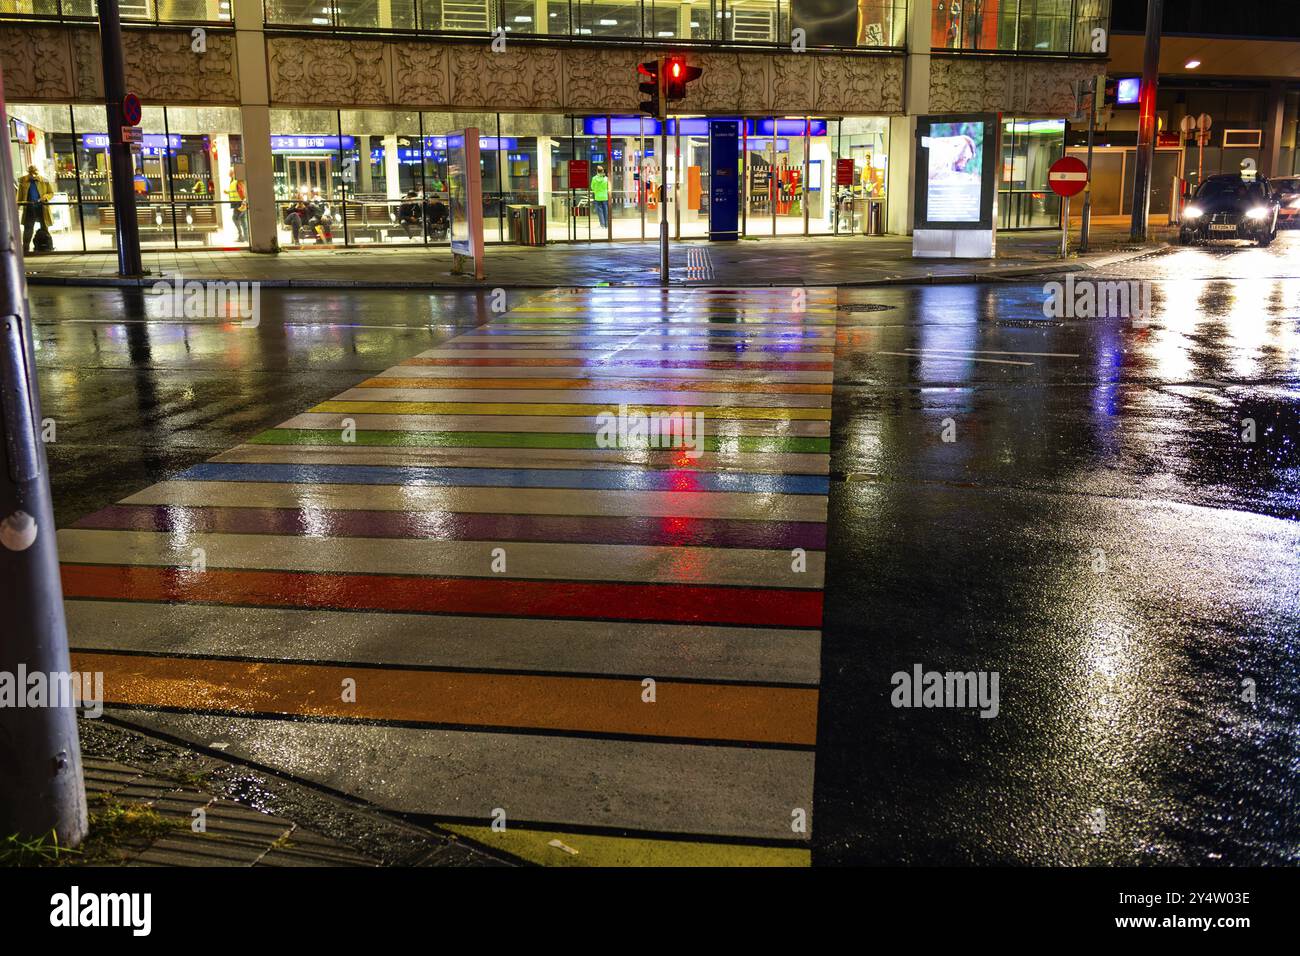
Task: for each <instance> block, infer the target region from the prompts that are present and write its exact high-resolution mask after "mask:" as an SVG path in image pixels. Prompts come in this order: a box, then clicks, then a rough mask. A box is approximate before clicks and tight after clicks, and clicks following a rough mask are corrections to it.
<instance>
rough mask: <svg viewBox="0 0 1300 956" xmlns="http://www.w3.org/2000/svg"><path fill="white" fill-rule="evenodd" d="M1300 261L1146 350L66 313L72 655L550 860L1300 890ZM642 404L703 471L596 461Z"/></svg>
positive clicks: (1004, 295)
mask: <svg viewBox="0 0 1300 956" xmlns="http://www.w3.org/2000/svg"><path fill="white" fill-rule="evenodd" d="M1289 239H1290V237H1288V240H1289ZM1291 245H1293V243H1290V242H1279V243H1276V244H1275V245H1274V247H1273V248H1271V249H1269V250H1259V252H1260V253H1264V254H1266V255H1260V256H1255V255H1254V253H1255V252H1256V250H1250V249H1242V250H1234V251H1231V252H1234V253H1236V254H1237V256H1238V257H1237V258H1236V259H1234V258H1232V255H1231V254H1230V253H1225V252H1221V251H1219V250H1178V251H1175V252H1173V253H1170V254H1169V255H1167V256H1162V257H1160V258H1158V259H1155V260H1151V261H1149V262H1147V263H1145V264H1143V263H1138V264H1136V265H1130V266H1125V267H1123V269H1117V270H1116V272H1115V274H1116V277H1117V278H1129V277H1132V276H1136V275H1139V270H1145V271H1146V273H1148V274H1155V275H1157V276H1168V277H1167V278H1159V279H1157V281H1156V282H1155V283H1154V289H1153V297H1152V299H1153V305H1154V310H1153V311H1154V314H1153V315H1152V316H1151V317H1150V320H1149V321H1148V322H1142V321H1137V322H1134V321H1133V320H1132V319H1130V318H1114V317H1102V318H1061V319H1047V318H1045V317H1044V315H1043V308H1042V306H1043V299H1044V290H1043V287H1042V286H1041V285H1038V284H1034V285H1030V284H1017V285H983V286H956V285H953V286H942V285H939V286H926V287H916V288H903V287H896V288H881V289H872V290H853V291H849V290H842V291H841V292H840V293H839V296H838V303H839V306H840V308H841V311H840V312H839V313H838V315H835V314H833V313H831V312H823V311H821V310H823V309H830V308H831V301H832V300H831V298H830V296H829V294H823V293H818V292H815V291H810V292H809V293H808V299H807V306H806V308H807V311H806V312H804V313H799V312H795V311H793V310H792V309H791V305H790V303H791V302H792V301H793V299H792V298H791V294H790V292H789V291H788V290H787V291H781V290H769V291H756V292H752V293H746V294H744V295H739V296H728V295H727V294H725V293H723V292H718V293H713V294H704V293H701V292H698V290H684V291H682V292H679V293H674V294H673V295H672V296H670V297H669V298H668V299H666V300H661V299H660V298H659V297H658V293H656V292H646V291H645V290H638V291H637V292H635V293H633V292H631V291H626V292H624V291H619V290H603V291H601V290H598V291H596V292H594V293H592V294H591V295H590V296H589V297H588V296H586V295H583V294H576V293H569V292H564V291H561V292H557V293H553V294H550V295H548V296H546V297H544V298H542V299H540V300H537V301H534V302H531V303H528V302H525V301H524V297H522V296H521V297H519V298H518V299H515V300H512V303H511V304H512V306H513V307H514V311H512V312H510V313H508V314H506V315H504V316H498V315H493V314H491V313H490V312H489V311H488V309H487V308H486V300H482V299H474V298H473V297H466V298H464V299H458V298H456V297H452V296H447V297H441V298H440V297H433V296H424V295H419V296H416V295H396V294H394V295H388V294H375V293H370V294H359V295H358V294H339V295H332V294H331V295H329V296H327V297H326V296H323V295H320V294H317V295H313V296H311V297H305V296H301V295H299V294H296V293H293V294H284V295H279V294H271V293H264V303H265V308H266V310H267V314H266V315H265V317H264V319H263V322H262V325H261V327H260V328H258V329H256V330H237V329H233V328H225V327H221V326H216V325H201V324H188V325H186V324H175V325H161V324H158V323H149V324H146V323H143V322H130V321H127V322H114V321H111V320H105V321H103V322H97V321H92V322H85V323H75V322H72V321H70V320H72V319H74V318H87V317H93V316H94V314H96V310H98V311H104V312H107V311H108V310H110V309H113V308H115V307H117V305H118V303H117V302H116V300H115V297H116V296H117V294H116V293H85V292H72V291H67V292H63V291H61V292H58V293H46V292H43V291H42V292H38V293H37V296H36V298H37V299H38V300H39V299H41V298H45V299H46V300H47V301H46V303H45V308H44V310H42V309H41V304H40V302H39V301H38V302H37V303H35V305H36V311H37V314H38V316H41V317H43V320H44V321H43V322H42V324H41V326H40V334H41V336H42V339H43V342H42V345H43V347H42V350H41V363H42V379H41V385H42V390H43V397H44V400H45V405H46V407H45V414H46V415H47V416H50V417H52V418H53V419H55V421H56V422H57V423H58V428H59V432H58V434H59V440H58V441H57V442H56V443H55V444H53V445H51V446H50V457H51V461H52V463H53V466H54V468H55V474H54V476H53V478H54V485H55V495H56V507H58V508H59V514H60V523H61V524H62V525H63V526H64V527H65V529H70V528H71V526H72V525H73V524H76V525H77V527H76V529H75V530H65V532H63V538H62V539H61V541H62V543H63V547H64V551H63V554H62V557H63V559H64V561H65V562H67V563H69V564H75V565H77V568H76V569H75V570H74V571H73V572H72V573H71V575H70V578H69V583H70V588H69V590H70V601H69V613H70V622H71V624H72V627H73V631H72V640H73V643H74V646H75V647H77V648H78V649H79V650H80V651H81V652H82V654H83V655H92V654H98V655H112V656H113V666H114V667H121V665H122V662H126V664H127V665H129V666H128V667H127V668H126V669H125V670H122V671H121V672H122V673H124V674H129V675H130V678H129V679H128V680H124V681H122V682H121V683H120V684H119V688H120V690H119V692H120V693H121V694H122V698H120V699H123V700H128V701H130V702H133V703H135V704H137V705H139V706H140V707H141V708H142V709H140V710H133V711H132V712H131V713H130V715H129V716H130V718H131V719H133V720H136V721H139V722H142V723H147V724H149V725H150V726H152V727H155V728H160V729H162V730H164V731H166V732H167V733H170V734H173V735H176V736H180V737H185V738H187V739H191V740H194V741H195V742H198V743H200V744H204V745H211V744H214V743H215V744H218V745H221V746H223V747H225V748H226V752H227V753H232V754H239V755H244V756H247V757H249V758H251V759H253V760H256V761H258V762H260V763H263V764H266V765H268V766H272V767H276V768H281V769H286V770H288V771H289V772H292V773H295V774H298V775H301V776H304V777H308V778H311V779H315V780H319V781H321V782H324V783H326V784H327V785H329V786H333V787H336V788H338V789H341V790H345V791H348V792H350V793H354V794H359V795H362V796H364V797H366V798H368V799H372V800H375V801H376V802H378V803H381V804H383V805H386V806H392V807H396V808H398V809H402V810H406V811H409V812H415V813H422V814H427V815H428V816H429V817H430V818H432V819H437V820H442V821H444V822H448V823H449V824H450V825H452V826H456V827H460V828H462V832H464V833H466V834H470V835H474V836H475V837H476V838H480V839H483V840H484V841H485V842H491V841H492V840H497V841H498V843H499V845H502V846H503V847H506V848H508V849H509V850H510V851H511V852H515V853H519V854H521V855H524V856H525V857H527V858H529V859H536V860H539V861H541V862H549V863H557V862H558V863H567V862H578V863H583V862H631V861H635V860H648V859H649V860H671V861H674V862H703V861H732V860H734V861H740V860H743V861H745V862H806V861H807V859H808V850H807V849H806V848H808V847H810V848H811V857H812V862H814V863H819V862H820V863H836V862H850V861H872V862H880V861H883V862H917V863H920V862H929V863H961V862H979V863H992V862H997V863H1012V862H1033V863H1099V864H1102V863H1130V864H1143V863H1215V862H1223V863H1244V862H1268V863H1279V862H1285V861H1291V862H1294V861H1295V859H1296V855H1297V849H1296V847H1297V846H1300V825H1298V821H1297V812H1296V810H1295V807H1296V806H1297V805H1300V786H1298V785H1297V782H1296V781H1297V779H1300V778H1298V777H1297V774H1296V771H1297V769H1300V768H1298V767H1297V756H1296V754H1297V753H1298V752H1300V750H1298V749H1297V727H1298V726H1300V723H1298V722H1297V717H1298V716H1300V678H1297V674H1296V663H1295V661H1296V650H1297V647H1296V640H1297V635H1300V600H1297V594H1300V531H1298V527H1300V526H1298V525H1297V519H1298V518H1300V464H1298V459H1297V445H1296V442H1297V439H1298V437H1300V412H1298V409H1300V381H1298V377H1300V376H1298V373H1300V281H1296V280H1292V279H1277V278H1272V277H1271V273H1270V270H1273V271H1278V272H1285V271H1291V272H1294V270H1293V269H1289V270H1288V268H1287V267H1286V264H1285V262H1283V265H1282V266H1278V265H1277V263H1278V261H1279V256H1283V257H1284V256H1286V255H1288V254H1289V252H1288V250H1289V249H1290V247H1291ZM1188 257H1197V258H1195V259H1192V258H1188ZM1175 263H1177V264H1176V265H1175ZM1198 263H1199V264H1202V265H1204V268H1205V269H1208V270H1210V274H1211V275H1221V276H1222V277H1221V278H1210V279H1203V280H1202V279H1195V280H1193V279H1189V278H1186V277H1185V275H1184V272H1185V273H1187V274H1192V273H1194V271H1195V269H1196V268H1198V265H1197V264H1198ZM1125 270H1128V271H1125ZM1176 270H1177V271H1176ZM1215 270H1217V271H1215ZM778 303H779V304H778ZM132 308H136V306H132V305H130V304H128V305H127V310H128V311H127V314H128V315H132V314H134V315H136V316H138V315H139V312H138V311H137V312H135V313H132V312H131V311H130V310H131V309H132ZM833 320H834V322H835V324H832V321H833ZM832 348H833V349H834V363H833V368H834V393H833V408H832V407H830V404H831V399H832V395H831V394H830V393H829V392H828V386H829V385H830V382H831V369H832V365H831V361H830V360H831V354H830V352H829V350H830V349H832ZM367 376H370V377H369V378H367ZM623 402H626V403H627V404H629V406H637V407H639V408H640V409H641V410H643V411H656V410H669V411H671V410H686V411H691V412H694V411H701V412H703V413H704V415H705V417H704V420H703V422H704V428H703V435H704V444H703V453H702V455H701V457H700V458H698V459H690V458H686V457H684V456H682V455H681V454H680V451H671V452H665V451H652V450H647V449H644V448H632V449H621V448H614V449H611V448H602V447H599V446H598V445H597V443H596V441H595V437H594V436H595V433H596V428H597V421H596V419H595V417H594V416H595V414H596V413H597V412H598V411H599V410H603V409H614V410H617V407H618V405H619V404H620V403H623ZM629 410H630V409H629ZM347 421H351V422H352V423H354V426H355V439H356V440H355V441H346V440H344V435H345V429H346V428H347ZM1247 421H1249V422H1251V423H1253V437H1254V441H1248V440H1246V439H1245V438H1244V437H1243V436H1244V435H1245V434H1247V430H1246V429H1247V426H1246V425H1245V424H1244V423H1245V422H1247ZM946 439H947V440H946ZM828 450H829V453H830V457H829V484H827V474H828V459H827V452H828ZM214 456H215V457H214ZM828 489H829V513H827V510H826V508H827V497H826V495H827V490H828ZM823 522H824V523H823ZM496 547H501V548H503V549H504V551H505V554H504V559H505V564H504V567H503V569H502V570H499V571H498V570H495V569H494V568H493V566H492V554H491V552H492V549H493V548H496ZM195 549H201V551H200V552H199V556H201V557H203V558H204V559H205V568H206V569H205V570H198V569H197V567H198V566H196V565H195V561H196V559H197V558H196V553H195ZM794 549H803V552H804V554H805V556H806V560H807V563H806V570H805V571H802V572H793V571H792V553H793V552H794ZM823 552H824V553H825V558H824V564H823ZM823 570H824V574H825V584H826V587H825V591H824V605H825V607H824V620H823V618H822V603H823V591H822V588H821V583H822V573H823ZM124 598H125V599H126V600H123V599H124ZM345 608H346V609H347V610H346V611H345V610H343V609H345ZM503 608H505V609H507V610H503ZM819 622H821V624H822V630H821V632H820V634H821V640H820V654H819V647H818V644H819V642H818V635H819V631H818V623H819ZM128 651H130V652H132V653H131V655H130V656H128V655H127V654H125V652H128ZM916 665H920V666H921V667H922V668H923V669H925V670H938V671H958V670H960V671H975V672H997V673H998V674H999V676H1000V706H999V710H998V715H997V717H996V718H992V719H982V718H981V717H980V716H979V714H978V713H977V712H976V711H974V710H972V709H969V708H968V709H943V708H934V709H927V708H916V709H899V708H896V707H894V706H892V705H891V691H892V689H893V687H892V684H891V680H892V676H893V675H894V674H896V673H898V672H910V671H911V670H912V668H913V667H914V666H916ZM647 677H649V678H653V679H654V680H655V681H656V682H657V683H656V685H655V686H656V689H657V699H656V702H655V703H648V702H643V700H642V694H643V692H644V691H645V690H646V688H645V687H644V686H643V683H642V681H643V680H644V679H645V678H647ZM349 678H355V680H356V700H355V703H351V702H344V701H343V700H342V699H341V697H340V691H339V688H340V687H341V686H343V682H344V681H346V680H347V679H349ZM150 702H152V703H153V704H154V705H155V706H154V707H153V708H151V709H150V708H146V705H147V704H149V703H150ZM348 708H351V709H348ZM234 711H241V712H252V713H253V714H254V715H255V716H240V717H232V716H230V714H231V712H234ZM290 715H296V716H295V717H294V719H290ZM814 744H815V748H814ZM814 762H815V787H814ZM498 809H499V810H501V811H503V812H504V815H505V819H506V820H507V821H508V823H507V829H506V831H505V833H506V836H502V835H500V834H494V833H492V832H491V831H490V830H489V829H488V825H489V823H490V821H491V820H492V819H493V814H494V811H496V810H498ZM799 810H807V822H808V829H807V831H805V832H802V833H801V832H798V830H797V829H796V828H795V826H794V825H793V824H795V823H796V822H797V820H798V818H799V814H798V813H797V811H799ZM814 821H815V826H814V825H813V824H814ZM507 838H508V839H509V840H510V841H512V842H510V843H509V844H508V846H507V844H506V842H505V841H506V839H507ZM551 841H558V843H559V844H561V846H555V845H552V842H551ZM566 847H567V848H568V849H565V848H566ZM571 849H578V850H579V853H578V855H577V856H574V855H573V854H571V853H570V852H569V850H571Z"/></svg>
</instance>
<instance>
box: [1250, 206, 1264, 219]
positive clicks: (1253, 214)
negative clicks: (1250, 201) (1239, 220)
mask: <svg viewBox="0 0 1300 956" xmlns="http://www.w3.org/2000/svg"><path fill="white" fill-rule="evenodd" d="M1246 218H1247V219H1267V218H1268V207H1267V206H1256V207H1255V208H1254V209H1247V210H1246Z"/></svg>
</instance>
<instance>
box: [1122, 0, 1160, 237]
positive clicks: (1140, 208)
mask: <svg viewBox="0 0 1300 956" xmlns="http://www.w3.org/2000/svg"><path fill="white" fill-rule="evenodd" d="M1164 9H1165V2H1164V0H1147V36H1146V46H1145V47H1144V48H1143V53H1142V90H1141V92H1140V93H1139V94H1138V140H1137V165H1136V166H1135V167H1134V175H1133V222H1132V226H1131V227H1130V229H1129V238H1130V239H1132V240H1133V241H1134V242H1146V238H1147V213H1148V211H1149V210H1150V208H1151V167H1152V166H1153V165H1154V163H1155V151H1156V86H1157V85H1158V83H1159V79H1160V27H1161V24H1162V23H1163V22H1164Z"/></svg>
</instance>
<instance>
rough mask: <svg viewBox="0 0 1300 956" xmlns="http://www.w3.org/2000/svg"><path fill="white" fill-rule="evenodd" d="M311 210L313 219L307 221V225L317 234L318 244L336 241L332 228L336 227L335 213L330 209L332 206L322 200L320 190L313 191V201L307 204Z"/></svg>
mask: <svg viewBox="0 0 1300 956" xmlns="http://www.w3.org/2000/svg"><path fill="white" fill-rule="evenodd" d="M307 208H308V209H310V210H311V218H310V219H308V220H307V225H309V226H311V228H312V230H313V231H314V232H315V233H316V242H317V244H318V245H319V244H323V243H326V242H333V241H334V233H333V231H332V229H331V227H332V226H333V225H334V212H333V210H331V209H330V204H329V203H328V202H326V201H325V200H324V199H323V198H321V194H320V190H319V189H313V190H312V191H311V201H310V202H309V203H308V204H307Z"/></svg>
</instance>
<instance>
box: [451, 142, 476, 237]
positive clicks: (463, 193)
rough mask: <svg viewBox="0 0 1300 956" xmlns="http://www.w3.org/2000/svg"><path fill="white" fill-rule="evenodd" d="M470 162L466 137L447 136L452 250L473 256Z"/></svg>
mask: <svg viewBox="0 0 1300 956" xmlns="http://www.w3.org/2000/svg"><path fill="white" fill-rule="evenodd" d="M468 169H469V164H468V162H467V161H466V156H465V137H464V136H462V135H456V134H453V135H451V136H448V137H447V210H448V212H450V213H451V251H452V252H455V253H457V254H459V255H462V256H472V255H473V254H474V250H473V248H472V243H471V242H470V235H471V234H470V221H469V217H470V213H471V210H470V208H469V174H468Z"/></svg>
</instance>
